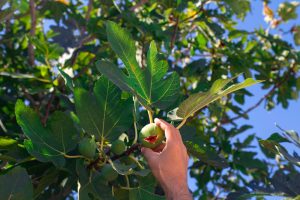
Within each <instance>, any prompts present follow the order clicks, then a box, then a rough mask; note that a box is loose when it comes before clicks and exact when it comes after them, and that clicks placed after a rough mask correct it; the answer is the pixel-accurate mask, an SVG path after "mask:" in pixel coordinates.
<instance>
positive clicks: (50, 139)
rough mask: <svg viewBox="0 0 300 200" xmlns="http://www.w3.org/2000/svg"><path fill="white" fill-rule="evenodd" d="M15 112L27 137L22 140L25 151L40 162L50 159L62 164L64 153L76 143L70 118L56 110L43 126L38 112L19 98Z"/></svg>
mask: <svg viewBox="0 0 300 200" xmlns="http://www.w3.org/2000/svg"><path fill="white" fill-rule="evenodd" d="M15 112H16V118H17V122H18V124H19V126H21V128H22V130H23V132H24V134H25V135H26V136H27V137H28V138H29V140H25V141H24V145H25V147H26V149H27V151H28V152H29V153H30V154H31V155H32V156H34V157H36V158H37V159H38V160H39V161H41V162H49V161H51V162H53V163H54V164H55V165H57V166H60V167H61V166H63V165H64V163H65V159H64V155H65V154H66V153H68V152H70V151H71V150H73V149H74V148H75V147H76V145H77V138H78V132H77V130H76V128H75V127H74V125H73V121H72V120H71V118H70V117H69V116H68V115H67V114H65V113H63V112H59V111H56V112H55V113H53V114H52V115H51V116H50V117H49V119H48V122H47V126H46V127H44V126H43V125H42V123H41V121H40V119H39V116H38V114H37V113H36V112H34V111H33V110H32V109H31V108H29V107H27V106H25V104H24V103H23V102H22V101H21V100H18V101H17V103H16V107H15Z"/></svg>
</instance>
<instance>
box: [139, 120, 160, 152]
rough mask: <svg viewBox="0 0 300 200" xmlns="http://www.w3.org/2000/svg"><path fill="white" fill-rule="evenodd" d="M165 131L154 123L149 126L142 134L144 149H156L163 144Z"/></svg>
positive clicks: (143, 129)
mask: <svg viewBox="0 0 300 200" xmlns="http://www.w3.org/2000/svg"><path fill="white" fill-rule="evenodd" d="M163 139H164V131H163V130H162V129H161V128H160V127H159V126H156V124H154V123H150V124H147V125H146V126H144V127H143V128H142V130H141V132H140V135H139V140H140V142H141V144H142V146H143V147H147V148H151V149H154V148H155V147H157V146H158V145H160V144H161V143H162V141H163Z"/></svg>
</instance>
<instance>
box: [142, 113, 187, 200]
mask: <svg viewBox="0 0 300 200" xmlns="http://www.w3.org/2000/svg"><path fill="white" fill-rule="evenodd" d="M154 121H155V124H156V125H157V126H159V127H161V128H162V129H163V130H164V131H165V136H166V143H164V144H162V145H160V146H159V147H157V148H156V149H154V150H152V149H149V148H145V147H143V148H142V153H143V154H144V156H145V158H146V159H147V161H148V163H149V166H150V168H151V170H152V173H153V175H154V176H155V177H156V179H157V180H158V181H159V183H160V185H161V186H162V188H163V190H164V191H165V193H166V197H167V199H168V200H191V199H192V195H191V193H190V192H189V189H188V185H187V169H188V159H189V157H188V154H187V150H186V147H185V146H184V144H183V142H182V138H181V135H180V133H179V131H178V130H177V129H176V128H175V127H174V126H172V125H171V124H169V123H167V122H165V121H164V120H161V119H155V120H154Z"/></svg>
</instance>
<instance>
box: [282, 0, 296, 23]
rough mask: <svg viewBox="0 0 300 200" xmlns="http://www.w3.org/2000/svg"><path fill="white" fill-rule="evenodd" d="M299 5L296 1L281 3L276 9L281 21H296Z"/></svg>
mask: <svg viewBox="0 0 300 200" xmlns="http://www.w3.org/2000/svg"><path fill="white" fill-rule="evenodd" d="M299 5H300V3H299V2H296V1H294V2H284V3H281V4H280V5H279V7H278V15H279V16H280V17H281V19H282V20H283V21H288V20H290V19H296V18H297V17H298V15H297V10H296V9H297V7H298V6H299Z"/></svg>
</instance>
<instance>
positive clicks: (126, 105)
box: [74, 76, 133, 141]
mask: <svg viewBox="0 0 300 200" xmlns="http://www.w3.org/2000/svg"><path fill="white" fill-rule="evenodd" d="M74 96H75V107H76V111H77V115H78V118H79V120H80V124H81V126H82V128H83V129H84V130H85V131H86V132H87V133H88V134H89V135H94V136H95V137H96V139H97V140H99V139H100V138H105V139H107V140H110V141H113V140H115V139H117V138H118V136H119V135H120V134H121V133H122V132H123V131H126V130H127V129H128V128H129V127H130V126H131V124H132V106H133V104H132V100H131V98H129V99H127V100H122V99H121V91H120V90H119V89H118V88H117V87H116V86H114V85H113V84H112V83H111V82H110V81H108V79H106V78H105V77H104V76H101V77H100V78H99V80H98V81H97V82H96V84H95V87H94V90H93V94H91V93H89V92H88V91H86V90H84V89H82V88H76V89H75V91H74Z"/></svg>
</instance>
